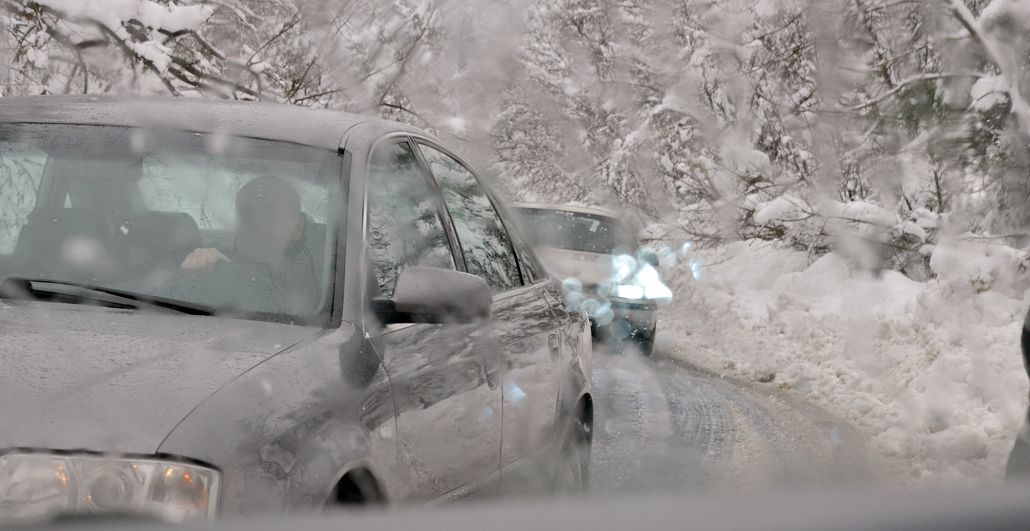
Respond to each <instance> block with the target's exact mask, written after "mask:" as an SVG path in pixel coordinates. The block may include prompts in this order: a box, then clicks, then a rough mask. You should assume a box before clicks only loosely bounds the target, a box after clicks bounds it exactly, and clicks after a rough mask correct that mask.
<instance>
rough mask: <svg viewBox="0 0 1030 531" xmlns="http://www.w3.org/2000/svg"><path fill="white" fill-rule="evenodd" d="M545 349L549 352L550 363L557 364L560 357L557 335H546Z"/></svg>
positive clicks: (559, 343)
mask: <svg viewBox="0 0 1030 531" xmlns="http://www.w3.org/2000/svg"><path fill="white" fill-rule="evenodd" d="M547 348H548V350H550V351H551V361H553V362H557V361H558V358H559V357H561V341H559V340H558V334H548V336H547Z"/></svg>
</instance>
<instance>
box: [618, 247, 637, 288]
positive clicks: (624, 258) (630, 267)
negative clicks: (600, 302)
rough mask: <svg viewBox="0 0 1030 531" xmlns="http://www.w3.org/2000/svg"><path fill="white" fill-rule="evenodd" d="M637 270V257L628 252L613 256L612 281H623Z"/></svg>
mask: <svg viewBox="0 0 1030 531" xmlns="http://www.w3.org/2000/svg"><path fill="white" fill-rule="evenodd" d="M636 270H637V259H636V258H633V257H632V256H630V255H628V254H617V255H614V256H612V282H616V283H618V282H623V281H625V280H626V279H627V278H629V277H630V275H632V274H633V272H634V271H636Z"/></svg>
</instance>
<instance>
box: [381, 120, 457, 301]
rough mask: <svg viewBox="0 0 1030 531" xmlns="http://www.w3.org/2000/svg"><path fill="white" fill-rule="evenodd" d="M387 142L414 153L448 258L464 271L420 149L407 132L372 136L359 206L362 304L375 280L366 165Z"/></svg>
mask: <svg viewBox="0 0 1030 531" xmlns="http://www.w3.org/2000/svg"><path fill="white" fill-rule="evenodd" d="M389 144H407V145H408V147H409V148H410V149H411V151H412V153H413V154H414V155H415V161H416V164H417V166H418V170H419V173H420V174H421V175H422V178H423V179H424V180H425V181H426V184H427V186H428V188H429V190H430V193H432V194H433V203H434V204H435V206H436V213H437V217H438V218H439V219H440V223H441V224H442V225H443V229H444V234H445V235H446V237H447V246H448V247H449V249H450V251H451V258H452V259H453V260H454V269H455V271H458V272H462V273H464V272H467V270H466V268H465V255H464V253H462V251H461V245H460V243H459V240H458V237H457V233H456V232H455V229H454V223H453V221H452V220H451V217H450V213H449V212H448V211H447V208H446V206H447V205H446V203H445V202H444V199H443V192H442V191H441V189H440V186H439V183H437V182H436V179H434V178H433V176H432V173H430V172H429V171H427V169H426V165H425V162H424V161H423V160H422V155H421V152H419V151H418V147H417V146H416V145H415V142H414V141H413V140H412V138H411V135H410V134H409V133H405V132H394V133H388V134H386V135H383V136H380V137H379V138H378V139H376V141H375V142H373V143H372V145H371V147H369V149H368V153H367V154H366V157H365V164H364V167H363V175H362V182H363V187H362V196H363V197H362V207H361V246H362V254H363V256H364V257H365V258H364V260H363V266H362V271H361V285H362V297H361V300H362V304H363V305H367V304H369V303H371V302H372V294H371V293H369V291H368V290H369V287H370V286H371V285H372V284H371V283H374V282H375V279H373V278H372V277H373V276H374V275H375V272H374V270H373V269H372V268H373V267H375V265H374V264H373V261H372V256H371V254H372V253H370V252H369V249H370V247H369V241H368V229H369V227H368V214H369V209H368V194H369V189H370V188H371V182H370V179H369V165H370V162H371V161H372V158H373V156H374V155H375V151H376V149H379V148H380V147H382V146H384V145H389Z"/></svg>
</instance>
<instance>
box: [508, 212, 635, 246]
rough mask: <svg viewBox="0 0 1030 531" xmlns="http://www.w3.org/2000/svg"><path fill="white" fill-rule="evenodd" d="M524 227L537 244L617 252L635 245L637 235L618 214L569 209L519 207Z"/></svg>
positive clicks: (531, 239)
mask: <svg viewBox="0 0 1030 531" xmlns="http://www.w3.org/2000/svg"><path fill="white" fill-rule="evenodd" d="M517 211H518V213H519V214H520V217H521V218H522V229H523V230H524V231H525V233H526V234H527V237H528V238H529V240H530V241H531V242H532V243H533V245H535V246H537V247H557V248H560V249H569V250H572V251H581V252H585V253H597V254H613V253H615V251H616V249H618V248H620V247H623V248H625V249H626V250H627V251H632V250H633V248H634V243H633V239H632V238H631V237H630V236H629V234H628V231H627V230H626V229H625V227H624V226H623V225H622V224H621V223H620V222H619V220H617V219H615V218H611V217H608V216H601V215H597V214H587V213H583V212H573V211H568V210H555V209H545V208H519V209H517Z"/></svg>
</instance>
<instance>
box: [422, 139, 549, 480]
mask: <svg viewBox="0 0 1030 531" xmlns="http://www.w3.org/2000/svg"><path fill="white" fill-rule="evenodd" d="M419 149H420V151H421V153H422V156H423V158H424V160H425V162H426V164H427V166H428V167H429V170H430V172H431V173H432V174H433V176H434V177H435V178H436V181H437V182H438V183H439V185H440V188H441V190H442V192H443V198H444V203H445V204H446V206H447V210H448V212H449V213H450V216H451V219H452V222H453V224H454V228H455V232H456V233H457V235H458V240H459V242H460V244H461V250H462V254H463V255H464V259H465V264H466V267H467V269H468V271H469V272H470V273H474V274H477V275H480V276H481V277H483V278H484V279H486V281H487V283H488V284H489V285H490V287H491V288H492V289H493V291H494V294H495V295H494V308H493V326H494V334H495V337H496V338H497V341H498V342H499V343H500V344H501V346H502V350H501V353H502V355H503V358H502V359H501V360H500V362H501V364H502V370H501V373H502V382H503V383H502V396H503V427H502V433H503V435H502V438H501V447H502V448H501V464H502V467H506V468H505V472H502V478H506V477H507V475H508V472H507V471H508V470H512V471H514V470H516V466H515V465H518V464H520V463H519V462H520V461H525V463H521V464H524V465H526V466H524V467H517V468H518V469H519V470H520V471H521V470H526V474H528V476H531V477H535V478H541V477H544V476H547V475H548V474H547V473H546V470H541V469H540V466H539V465H541V464H543V463H545V461H546V460H545V459H539V458H542V457H544V456H545V454H546V453H547V451H548V445H549V443H550V442H551V441H552V440H553V439H554V433H555V432H554V430H555V411H556V404H557V394H558V377H559V374H560V371H559V370H558V368H559V362H560V359H561V358H560V355H561V344H560V336H559V330H558V326H557V324H556V322H555V319H554V315H553V313H552V312H551V308H550V306H549V304H548V303H547V301H546V300H545V299H544V298H543V297H542V296H541V289H542V288H543V285H544V284H543V283H536V282H534V281H535V280H536V278H533V277H530V276H529V275H524V271H523V270H522V269H521V268H520V264H519V260H518V258H517V254H516V252H515V246H514V243H515V242H514V241H513V239H512V236H511V234H509V232H508V228H507V226H506V225H505V223H504V221H503V220H502V216H500V214H499V211H498V209H497V208H496V207H495V205H494V202H493V200H492V199H491V197H490V195H489V194H488V192H487V190H486V189H485V188H484V187H483V186H482V184H481V183H480V182H479V181H478V179H477V178H476V177H475V175H474V174H473V173H472V172H471V171H470V170H469V169H468V167H467V166H465V165H464V164H463V163H461V162H460V161H459V160H458V159H457V158H455V157H454V156H452V155H450V154H449V153H446V152H445V151H443V150H442V149H441V148H438V147H437V146H435V145H431V144H430V143H428V142H421V143H419ZM524 277H525V278H524ZM527 458H528V459H527ZM533 458H538V459H533ZM520 475H523V474H522V473H520ZM520 479H521V478H520ZM502 481H504V482H505V483H510V482H509V481H508V480H507V479H502ZM504 490H505V491H508V490H509V488H508V487H507V486H505V489H504Z"/></svg>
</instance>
